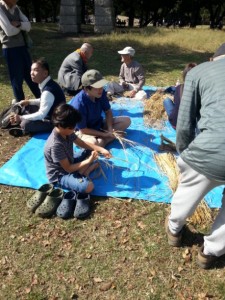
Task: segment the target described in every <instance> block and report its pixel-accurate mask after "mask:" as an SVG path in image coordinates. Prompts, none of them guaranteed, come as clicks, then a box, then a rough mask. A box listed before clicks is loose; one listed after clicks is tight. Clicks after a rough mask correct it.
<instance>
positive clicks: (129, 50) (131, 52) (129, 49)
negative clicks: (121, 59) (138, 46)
mask: <svg viewBox="0 0 225 300" xmlns="http://www.w3.org/2000/svg"><path fill="white" fill-rule="evenodd" d="M118 53H119V54H121V55H126V54H127V55H130V56H134V54H135V50H134V49H133V48H132V47H125V48H124V49H123V50H120V51H118Z"/></svg>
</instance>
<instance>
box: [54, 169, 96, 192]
mask: <svg viewBox="0 0 225 300" xmlns="http://www.w3.org/2000/svg"><path fill="white" fill-rule="evenodd" d="M59 184H60V186H61V188H63V189H68V190H73V191H76V192H79V193H91V192H92V191H93V189H94V184H93V182H92V181H91V180H90V179H89V178H88V177H86V176H84V175H81V174H79V173H78V172H74V173H70V174H67V175H64V176H62V177H61V178H60V180H59Z"/></svg>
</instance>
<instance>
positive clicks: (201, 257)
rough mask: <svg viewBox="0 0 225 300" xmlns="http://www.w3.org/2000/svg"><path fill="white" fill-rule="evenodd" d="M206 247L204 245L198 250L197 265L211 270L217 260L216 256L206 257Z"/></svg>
mask: <svg viewBox="0 0 225 300" xmlns="http://www.w3.org/2000/svg"><path fill="white" fill-rule="evenodd" d="M203 250H204V246H203V245H202V246H201V247H200V248H199V250H198V257H197V264H198V266H199V267H200V268H202V269H209V268H210V267H211V266H212V264H213V263H214V262H215V261H216V260H217V257H216V256H213V255H206V254H204V253H203Z"/></svg>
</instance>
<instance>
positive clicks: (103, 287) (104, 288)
mask: <svg viewBox="0 0 225 300" xmlns="http://www.w3.org/2000/svg"><path fill="white" fill-rule="evenodd" d="M111 287H112V282H106V283H103V284H102V285H101V286H100V288H99V290H100V291H102V292H105V291H108V290H109V289H111Z"/></svg>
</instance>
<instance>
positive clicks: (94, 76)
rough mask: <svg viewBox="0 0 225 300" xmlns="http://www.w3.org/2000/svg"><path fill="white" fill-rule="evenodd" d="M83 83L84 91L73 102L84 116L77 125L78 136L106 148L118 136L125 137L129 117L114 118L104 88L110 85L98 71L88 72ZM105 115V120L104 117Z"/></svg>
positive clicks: (82, 79)
mask: <svg viewBox="0 0 225 300" xmlns="http://www.w3.org/2000/svg"><path fill="white" fill-rule="evenodd" d="M81 83H82V86H83V90H82V91H81V92H80V93H79V94H77V95H76V96H75V97H74V98H72V100H71V105H72V106H73V107H74V108H76V109H77V110H78V111H79V112H80V113H81V116H82V120H81V122H79V123H77V126H76V130H77V131H78V136H79V137H80V138H81V139H82V140H84V141H86V142H90V143H92V144H95V145H99V146H102V147H104V146H106V145H107V144H108V143H110V142H112V141H113V140H114V139H115V138H116V136H117V135H119V136H120V135H123V134H124V130H126V129H127V128H128V127H129V126H130V123H131V121H130V118H129V117H127V116H119V117H113V114H112V110H111V106H110V104H109V100H108V98H107V95H106V92H105V91H104V89H103V87H104V86H105V85H106V84H107V83H108V81H107V80H105V79H104V78H103V77H102V74H101V73H100V72H99V71H97V70H88V71H86V72H85V73H84V74H83V76H82V78H81ZM102 113H104V114H105V119H103V117H102Z"/></svg>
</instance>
